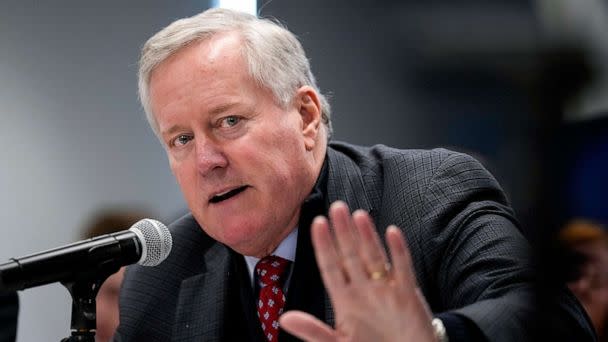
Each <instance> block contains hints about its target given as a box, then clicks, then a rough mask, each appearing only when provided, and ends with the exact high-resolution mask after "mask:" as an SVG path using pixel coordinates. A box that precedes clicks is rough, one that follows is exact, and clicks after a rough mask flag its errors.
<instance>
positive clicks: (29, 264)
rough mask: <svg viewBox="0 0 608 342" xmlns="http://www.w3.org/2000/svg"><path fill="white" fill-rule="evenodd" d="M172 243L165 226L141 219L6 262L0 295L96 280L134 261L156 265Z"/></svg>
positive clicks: (0, 276)
mask: <svg viewBox="0 0 608 342" xmlns="http://www.w3.org/2000/svg"><path fill="white" fill-rule="evenodd" d="M172 244H173V240H172V238H171V233H170V232H169V229H167V227H166V226H165V225H164V224H162V223H161V222H159V221H156V220H152V219H143V220H140V221H138V222H137V223H135V224H134V225H133V226H131V228H129V229H128V230H124V231H121V232H118V233H113V234H107V235H101V236H97V237H94V238H92V239H87V240H83V241H79V242H75V243H72V244H69V245H65V246H62V247H58V248H53V249H50V250H47V251H43V252H40V253H35V254H31V255H27V256H23V257H21V258H11V259H9V260H11V261H9V262H7V263H4V264H0V292H2V291H5V290H6V291H14V290H24V289H27V288H30V287H35V286H41V285H46V284H50V283H54V282H57V281H61V282H73V281H76V280H79V279H95V277H99V276H100V275H106V276H107V275H109V274H111V273H114V272H115V271H117V270H118V269H119V268H120V267H121V266H126V265H130V264H133V263H136V262H137V263H138V264H140V265H143V266H156V265H158V264H160V263H161V262H162V261H163V260H165V258H167V256H168V255H169V252H171V246H172Z"/></svg>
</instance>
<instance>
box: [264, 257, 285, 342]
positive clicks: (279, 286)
mask: <svg viewBox="0 0 608 342" xmlns="http://www.w3.org/2000/svg"><path fill="white" fill-rule="evenodd" d="M289 263H290V261H289V260H285V259H283V258H281V257H278V256H274V255H270V256H267V257H264V258H262V259H261V260H260V261H258V263H257V265H255V273H256V274H257V275H258V279H259V280H260V283H261V288H260V298H259V300H258V317H259V319H260V323H262V330H263V331H264V336H266V338H267V339H268V341H269V342H277V341H278V340H279V336H278V335H279V316H280V315H281V314H282V313H283V306H284V305H285V294H284V293H283V283H284V282H285V279H284V278H285V275H286V273H287V272H285V271H286V270H287V266H288V265H289Z"/></svg>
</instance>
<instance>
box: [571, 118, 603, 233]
mask: <svg viewBox="0 0 608 342" xmlns="http://www.w3.org/2000/svg"><path fill="white" fill-rule="evenodd" d="M561 139H562V143H563V144H564V145H565V146H567V151H568V156H567V158H566V163H565V164H564V171H565V172H564V178H563V179H564V181H565V184H564V185H565V192H564V195H563V198H562V200H563V202H564V209H565V215H566V217H564V219H568V218H575V217H582V218H585V219H590V220H593V221H595V222H597V223H600V224H602V225H604V226H608V177H607V175H608V119H605V118H604V119H599V120H591V121H586V122H581V123H577V124H573V125H571V126H570V127H567V128H566V129H565V130H564V134H562V136H561Z"/></svg>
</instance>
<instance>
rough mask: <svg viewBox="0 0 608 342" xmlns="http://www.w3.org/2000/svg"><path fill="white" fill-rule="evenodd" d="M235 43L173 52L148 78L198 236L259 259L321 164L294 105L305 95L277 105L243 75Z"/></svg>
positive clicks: (303, 114)
mask: <svg viewBox="0 0 608 342" xmlns="http://www.w3.org/2000/svg"><path fill="white" fill-rule="evenodd" d="M241 45H242V44H241V41H240V39H239V37H238V35H236V34H224V35H221V36H216V37H213V38H212V39H210V40H208V41H205V42H202V43H197V44H193V45H191V46H188V47H186V48H184V49H182V50H181V51H178V52H177V53H176V54H175V55H174V56H172V57H171V58H169V59H168V60H166V61H165V62H163V63H162V64H161V65H160V66H159V67H157V68H156V69H155V70H154V71H153V73H152V75H151V79H150V94H151V105H152V110H153V112H154V115H155V118H156V120H157V122H158V126H159V134H160V136H161V139H162V140H163V143H164V145H165V148H166V150H167V154H168V158H169V163H170V166H171V169H172V171H173V173H174V175H175V177H176V178H177V181H178V183H179V185H180V187H181V190H182V192H183V194H184V196H185V198H186V201H187V203H188V205H189V207H190V210H191V211H192V214H193V215H194V217H195V218H196V220H197V221H198V223H199V224H200V225H201V226H202V228H203V230H205V231H206V232H207V234H209V235H210V236H211V237H213V238H214V239H215V240H218V241H220V242H222V243H224V244H226V245H228V246H230V247H231V248H233V249H234V250H236V251H237V252H239V253H242V254H245V255H255V256H264V255H267V254H268V253H270V252H272V250H273V249H274V248H276V246H277V245H278V244H279V243H280V241H282V239H283V238H284V237H285V236H287V234H288V233H289V232H290V231H291V230H292V229H293V228H294V227H295V226H296V225H297V221H298V217H299V210H300V205H301V203H302V201H303V200H304V199H305V198H306V197H307V196H308V194H309V193H310V191H311V189H312V186H313V185H314V182H315V180H316V177H317V175H318V169H319V168H320V165H321V163H320V162H319V160H318V159H319V158H318V156H319V155H318V154H316V155H313V152H312V150H313V149H316V147H314V146H315V141H316V135H317V131H314V132H312V133H311V131H310V124H309V121H310V120H309V119H310V117H311V116H310V115H308V114H310V113H309V112H308V111H306V110H303V108H306V107H302V106H300V105H298V103H304V102H306V101H308V102H310V97H309V96H308V95H302V96H301V98H300V100H301V101H300V100H296V101H294V102H295V103H296V104H295V105H293V106H289V107H288V108H287V109H283V108H281V107H280V106H279V105H277V104H276V103H275V100H274V98H273V97H272V93H271V92H270V91H268V90H266V89H263V88H261V87H259V86H258V85H256V83H255V82H254V81H253V80H252V79H251V78H250V76H249V75H248V73H247V69H246V63H245V60H244V58H243V57H242V56H241V49H240V47H241ZM294 95H296V94H294ZM296 98H297V96H296ZM313 102H314V101H313ZM317 116H318V115H317ZM312 117H314V115H313V116H312ZM315 120H318V118H316V119H315ZM321 162H322V161H321Z"/></svg>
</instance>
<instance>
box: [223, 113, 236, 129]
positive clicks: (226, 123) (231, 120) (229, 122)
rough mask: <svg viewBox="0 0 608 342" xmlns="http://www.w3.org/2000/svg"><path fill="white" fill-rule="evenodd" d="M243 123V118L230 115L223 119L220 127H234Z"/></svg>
mask: <svg viewBox="0 0 608 342" xmlns="http://www.w3.org/2000/svg"><path fill="white" fill-rule="evenodd" d="M240 121H241V118H240V117H238V116H236V115H230V116H227V117H225V118H222V119H221V121H220V127H234V126H236V125H237V124H238V123H239V122H240Z"/></svg>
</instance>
